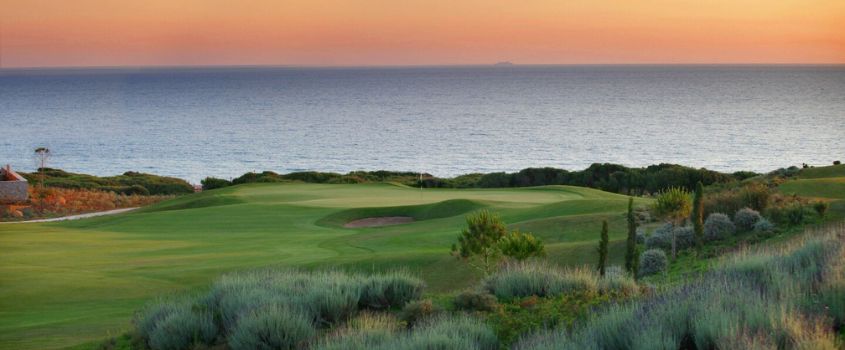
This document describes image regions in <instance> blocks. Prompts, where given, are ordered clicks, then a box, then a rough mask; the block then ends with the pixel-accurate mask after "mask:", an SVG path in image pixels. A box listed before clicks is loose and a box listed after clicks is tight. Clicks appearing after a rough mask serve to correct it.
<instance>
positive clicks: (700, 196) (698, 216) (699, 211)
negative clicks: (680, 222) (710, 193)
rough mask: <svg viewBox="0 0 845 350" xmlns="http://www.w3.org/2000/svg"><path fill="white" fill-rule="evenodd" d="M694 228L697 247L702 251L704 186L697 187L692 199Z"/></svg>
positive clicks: (700, 184)
mask: <svg viewBox="0 0 845 350" xmlns="http://www.w3.org/2000/svg"><path fill="white" fill-rule="evenodd" d="M692 228H693V232H694V234H695V246H696V247H697V248H698V249H699V250H700V249H701V247H702V246H703V245H704V184H702V183H701V181H699V182H698V183H697V184H696V185H695V196H693V199H692Z"/></svg>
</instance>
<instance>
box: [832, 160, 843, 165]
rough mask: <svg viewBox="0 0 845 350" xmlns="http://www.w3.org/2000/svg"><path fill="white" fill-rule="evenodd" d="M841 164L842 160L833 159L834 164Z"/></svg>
mask: <svg viewBox="0 0 845 350" xmlns="http://www.w3.org/2000/svg"><path fill="white" fill-rule="evenodd" d="M839 164H842V162H841V161H838V160H834V161H833V165H839Z"/></svg>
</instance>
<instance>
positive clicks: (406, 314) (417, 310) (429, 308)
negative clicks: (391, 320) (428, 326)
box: [399, 299, 442, 326]
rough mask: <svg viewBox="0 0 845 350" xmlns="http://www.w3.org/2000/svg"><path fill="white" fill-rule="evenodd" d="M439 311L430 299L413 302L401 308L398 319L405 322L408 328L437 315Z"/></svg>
mask: <svg viewBox="0 0 845 350" xmlns="http://www.w3.org/2000/svg"><path fill="white" fill-rule="evenodd" d="M441 311H442V310H441V309H440V307H438V306H437V305H434V303H433V302H432V301H431V299H424V300H414V301H412V302H409V303H408V304H407V305H405V307H404V308H402V312H401V313H400V314H399V319H401V320H402V321H405V322H407V323H408V325H409V326H414V325H416V324H417V323H419V322H420V321H422V320H424V319H427V318H430V317H432V316H434V315H437V314H439V313H440V312H441Z"/></svg>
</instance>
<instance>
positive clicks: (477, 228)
mask: <svg viewBox="0 0 845 350" xmlns="http://www.w3.org/2000/svg"><path fill="white" fill-rule="evenodd" d="M466 223H467V227H466V228H464V229H463V230H462V231H461V234H460V235H459V236H458V243H457V244H453V245H452V254H453V255H454V256H456V257H457V258H458V259H461V260H463V261H465V262H467V263H468V264H469V265H470V266H472V267H475V268H476V269H478V270H480V271H482V272H483V273H484V274H485V275H488V274H490V273H491V272H493V270H494V269H495V268H496V267H497V266H498V264H499V261H500V260H501V258H502V257H508V258H512V259H515V260H519V261H521V260H525V259H527V258H530V257H538V256H543V255H545V248H544V246H543V242H542V241H541V240H539V239H537V238H535V237H534V236H533V235H532V234H530V233H521V232H519V231H513V232H511V233H508V232H507V226H506V225H505V223H504V221H502V219H501V218H499V216H498V215H496V214H493V213H490V212H489V211H487V210H482V211H479V212H477V213H475V214H472V215H469V216H467V218H466Z"/></svg>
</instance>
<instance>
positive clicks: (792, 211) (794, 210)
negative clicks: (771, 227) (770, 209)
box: [786, 203, 804, 225]
mask: <svg viewBox="0 0 845 350" xmlns="http://www.w3.org/2000/svg"><path fill="white" fill-rule="evenodd" d="M786 217H787V219H788V220H789V224H790V225H801V224H803V223H804V205H802V204H800V203H795V204H793V205H791V206H789V207H788V208H787V209H786Z"/></svg>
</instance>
